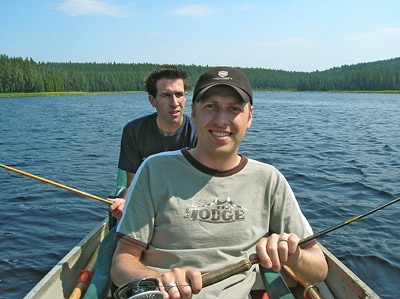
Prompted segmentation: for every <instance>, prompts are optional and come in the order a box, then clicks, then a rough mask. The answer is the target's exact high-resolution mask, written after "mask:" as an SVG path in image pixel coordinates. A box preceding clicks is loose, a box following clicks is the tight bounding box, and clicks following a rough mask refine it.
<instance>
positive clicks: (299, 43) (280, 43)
mask: <svg viewBox="0 0 400 299" xmlns="http://www.w3.org/2000/svg"><path fill="white" fill-rule="evenodd" d="M249 46H250V47H254V48H257V47H288V46H294V47H302V48H312V47H313V44H312V42H311V41H310V40H308V39H304V38H297V37H293V38H285V39H281V40H275V41H265V42H257V43H251V44H249Z"/></svg>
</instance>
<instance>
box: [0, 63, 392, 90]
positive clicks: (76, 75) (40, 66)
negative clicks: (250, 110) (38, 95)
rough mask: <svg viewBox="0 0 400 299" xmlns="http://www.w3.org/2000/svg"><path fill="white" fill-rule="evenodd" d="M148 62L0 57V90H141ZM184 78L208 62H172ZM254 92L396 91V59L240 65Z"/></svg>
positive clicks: (150, 67)
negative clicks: (293, 67) (314, 67)
mask: <svg viewBox="0 0 400 299" xmlns="http://www.w3.org/2000/svg"><path fill="white" fill-rule="evenodd" d="M157 66H158V65H156V64H150V63H129V64H123V63H115V62H114V63H96V62H93V63H72V62H69V63H55V62H46V63H44V62H35V61H34V60H32V59H28V58H25V59H23V58H21V57H17V58H13V57H8V56H7V55H0V93H33V92H124V91H144V80H145V78H146V77H147V76H148V74H149V73H150V72H151V71H152V70H153V69H154V68H155V67H157ZM177 66H178V67H181V68H183V69H184V70H186V72H187V73H188V75H189V78H190V90H192V89H193V88H194V84H195V83H196V80H197V78H198V77H199V75H200V74H201V73H202V72H203V71H204V70H205V69H207V68H208V66H196V65H177ZM241 69H242V70H243V71H244V72H245V73H246V74H247V75H248V77H249V79H250V83H251V86H252V87H253V89H254V90H297V91H382V90H400V57H399V58H394V59H389V60H383V61H376V62H369V63H360V64H356V65H344V66H341V67H335V68H332V69H329V70H326V71H315V72H292V71H283V70H272V69H263V68H241Z"/></svg>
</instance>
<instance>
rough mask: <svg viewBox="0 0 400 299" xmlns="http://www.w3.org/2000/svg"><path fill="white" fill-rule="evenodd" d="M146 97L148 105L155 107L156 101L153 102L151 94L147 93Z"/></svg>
mask: <svg viewBox="0 0 400 299" xmlns="http://www.w3.org/2000/svg"><path fill="white" fill-rule="evenodd" d="M148 99H149V102H150V105H151V106H153V107H155V106H156V103H155V100H156V99H155V98H154V97H153V96H152V95H151V94H149V96H148Z"/></svg>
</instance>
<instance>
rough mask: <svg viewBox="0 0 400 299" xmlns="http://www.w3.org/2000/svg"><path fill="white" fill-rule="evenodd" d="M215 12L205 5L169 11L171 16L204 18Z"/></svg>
mask: <svg viewBox="0 0 400 299" xmlns="http://www.w3.org/2000/svg"><path fill="white" fill-rule="evenodd" d="M214 13H215V12H214V11H213V10H211V9H210V8H208V7H207V6H205V5H186V6H183V7H181V8H178V9H174V10H171V11H169V14H171V15H185V16H196V17H204V16H208V15H211V14H214Z"/></svg>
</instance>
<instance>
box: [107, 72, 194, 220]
mask: <svg viewBox="0 0 400 299" xmlns="http://www.w3.org/2000/svg"><path fill="white" fill-rule="evenodd" d="M145 85H146V91H147V93H148V99H149V102H150V104H151V105H152V106H153V107H154V108H156V112H155V113H153V114H151V115H147V116H144V117H141V118H138V119H135V120H133V121H131V122H129V123H128V124H126V125H125V127H124V129H123V133H122V138H121V150H120V156H119V162H118V168H119V169H120V170H123V171H126V176H127V184H126V190H125V192H124V194H123V198H116V199H111V200H112V201H114V204H112V205H111V206H110V208H109V210H110V212H111V215H112V216H113V217H115V218H117V219H120V218H121V216H122V211H123V207H124V203H125V197H126V194H127V192H128V189H129V186H130V184H131V182H132V180H133V178H134V176H135V173H136V171H137V170H138V168H139V166H140V164H141V163H142V161H143V160H144V159H145V158H146V157H148V156H150V155H152V154H156V153H159V152H163V151H171V150H178V149H181V148H184V147H190V148H194V147H195V146H196V144H197V134H196V131H195V128H194V126H193V125H192V123H191V120H190V117H188V116H187V115H185V114H184V110H185V105H186V94H187V91H186V90H187V87H188V85H189V79H188V75H187V74H186V72H185V71H183V70H182V69H180V68H177V67H175V66H169V65H163V66H160V67H158V68H156V69H155V70H154V71H153V72H152V73H151V74H150V75H149V76H148V78H147V79H146V81H145Z"/></svg>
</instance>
